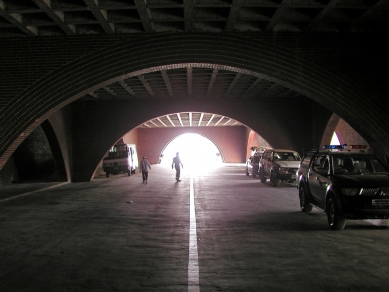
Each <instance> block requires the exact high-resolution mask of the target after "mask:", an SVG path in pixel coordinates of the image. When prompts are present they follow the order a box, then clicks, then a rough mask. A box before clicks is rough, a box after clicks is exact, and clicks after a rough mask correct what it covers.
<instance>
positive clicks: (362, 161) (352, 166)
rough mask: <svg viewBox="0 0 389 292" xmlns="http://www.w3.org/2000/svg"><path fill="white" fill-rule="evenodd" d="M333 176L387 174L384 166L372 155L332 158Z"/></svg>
mask: <svg viewBox="0 0 389 292" xmlns="http://www.w3.org/2000/svg"><path fill="white" fill-rule="evenodd" d="M332 161H333V164H332V165H333V172H334V174H362V173H363V174H369V173H378V172H380V173H382V172H385V173H386V172H387V169H386V168H385V166H384V165H383V164H382V163H381V162H380V161H379V160H378V159H377V158H376V157H375V156H373V155H358V154H355V155H341V154H339V155H336V154H334V155H333V156H332Z"/></svg>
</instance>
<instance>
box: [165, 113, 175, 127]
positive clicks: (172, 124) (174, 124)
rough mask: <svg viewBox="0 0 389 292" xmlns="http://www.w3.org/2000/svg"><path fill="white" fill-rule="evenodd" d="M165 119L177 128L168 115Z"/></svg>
mask: <svg viewBox="0 0 389 292" xmlns="http://www.w3.org/2000/svg"><path fill="white" fill-rule="evenodd" d="M165 117H166V118H167V119H168V120H169V122H170V124H172V126H173V127H175V126H176V125H175V124H174V123H173V121H172V120H171V119H170V117H169V116H168V115H166V116H165Z"/></svg>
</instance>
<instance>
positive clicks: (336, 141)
mask: <svg viewBox="0 0 389 292" xmlns="http://www.w3.org/2000/svg"><path fill="white" fill-rule="evenodd" d="M331 145H340V142H339V139H338V135H336V133H335V132H334V134H333V135H332V140H331Z"/></svg>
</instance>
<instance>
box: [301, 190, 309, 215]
mask: <svg viewBox="0 0 389 292" xmlns="http://www.w3.org/2000/svg"><path fill="white" fill-rule="evenodd" d="M299 197H300V208H301V211H303V212H304V213H309V212H311V211H312V205H311V203H309V199H308V195H307V192H306V191H305V188H304V187H303V186H301V187H300V188H299Z"/></svg>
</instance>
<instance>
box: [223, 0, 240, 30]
mask: <svg viewBox="0 0 389 292" xmlns="http://www.w3.org/2000/svg"><path fill="white" fill-rule="evenodd" d="M242 3H243V1H242V0H233V1H232V4H231V8H230V13H229V14H228V19H227V23H226V27H225V30H226V31H231V30H234V28H235V25H236V21H237V19H238V16H239V10H240V7H241V6H242Z"/></svg>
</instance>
